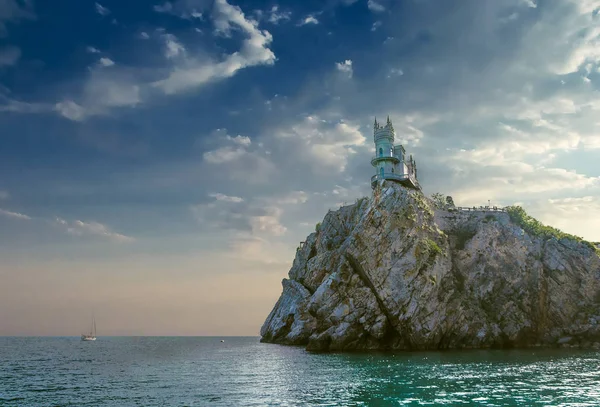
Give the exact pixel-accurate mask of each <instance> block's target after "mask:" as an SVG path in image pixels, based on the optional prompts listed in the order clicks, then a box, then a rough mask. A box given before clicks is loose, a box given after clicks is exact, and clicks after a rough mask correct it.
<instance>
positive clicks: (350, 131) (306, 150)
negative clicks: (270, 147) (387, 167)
mask: <svg viewBox="0 0 600 407" xmlns="http://www.w3.org/2000/svg"><path fill="white" fill-rule="evenodd" d="M274 136H275V139H276V140H275V141H276V142H277V143H279V146H278V148H279V149H281V150H282V151H294V152H295V159H299V160H301V161H303V162H304V164H305V165H307V168H310V170H312V171H313V172H316V173H321V172H329V173H330V172H331V171H334V172H342V171H344V170H345V169H346V165H347V163H348V159H349V157H350V156H352V155H353V154H354V148H355V147H356V146H362V145H364V143H365V138H364V137H363V135H362V134H361V132H360V131H359V128H358V126H357V125H355V124H350V123H346V122H343V121H340V122H337V123H336V122H331V121H328V120H325V119H322V118H320V117H319V116H316V115H315V116H306V117H305V118H304V119H303V120H301V121H299V122H296V123H294V124H292V125H290V126H289V127H285V128H281V129H279V130H277V131H275V133H274ZM269 144H271V143H269ZM286 159H287V160H288V161H289V160H291V159H292V157H287V158H286Z"/></svg>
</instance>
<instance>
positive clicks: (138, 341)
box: [0, 337, 600, 407]
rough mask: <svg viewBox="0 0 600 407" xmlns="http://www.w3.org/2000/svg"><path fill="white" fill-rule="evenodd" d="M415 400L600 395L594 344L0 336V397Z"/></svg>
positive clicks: (69, 401)
mask: <svg viewBox="0 0 600 407" xmlns="http://www.w3.org/2000/svg"><path fill="white" fill-rule="evenodd" d="M221 340H224V342H221ZM420 405H427V406H600V352H597V351H583V350H573V349H527V350H469V351H443V352H398V353H326V354H318V353H309V352H307V351H305V350H304V349H303V348H300V347H287V346H280V345H273V344H264V343H260V342H259V338H257V337H224V338H223V337H99V338H98V340H97V341H95V342H82V341H81V340H80V339H79V338H76V337H52V338H50V337H22V338H19V337H0V406H48V407H58V406H60V407H63V406H78V407H79V406H94V407H100V406H111V407H112V406H119V407H120V406H144V407H150V406H161V407H162V406H420Z"/></svg>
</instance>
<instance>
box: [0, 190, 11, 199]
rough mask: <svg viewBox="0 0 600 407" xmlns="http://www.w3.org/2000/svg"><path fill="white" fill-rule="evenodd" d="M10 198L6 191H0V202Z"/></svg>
mask: <svg viewBox="0 0 600 407" xmlns="http://www.w3.org/2000/svg"><path fill="white" fill-rule="evenodd" d="M8 198H10V194H9V193H8V192H7V191H3V190H1V189H0V200H3V199H8Z"/></svg>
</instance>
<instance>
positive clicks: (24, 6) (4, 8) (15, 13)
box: [0, 0, 36, 38]
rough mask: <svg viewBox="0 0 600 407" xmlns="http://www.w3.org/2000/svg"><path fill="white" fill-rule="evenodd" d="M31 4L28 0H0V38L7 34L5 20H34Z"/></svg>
mask: <svg viewBox="0 0 600 407" xmlns="http://www.w3.org/2000/svg"><path fill="white" fill-rule="evenodd" d="M35 18H36V16H35V13H34V12H33V4H32V2H30V1H25V2H18V1H16V0H2V1H0V38H2V37H6V36H7V35H8V30H7V28H6V23H7V22H12V23H14V22H19V21H20V20H34V19H35Z"/></svg>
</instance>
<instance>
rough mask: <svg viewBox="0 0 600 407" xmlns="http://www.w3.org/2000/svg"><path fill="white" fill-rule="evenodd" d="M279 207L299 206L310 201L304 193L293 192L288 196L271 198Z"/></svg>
mask: <svg viewBox="0 0 600 407" xmlns="http://www.w3.org/2000/svg"><path fill="white" fill-rule="evenodd" d="M269 200H272V201H273V202H274V203H275V204H277V205H298V204H303V203H305V202H306V201H308V194H307V193H306V192H304V191H292V192H289V193H288V194H285V195H281V196H276V197H272V198H269Z"/></svg>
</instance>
